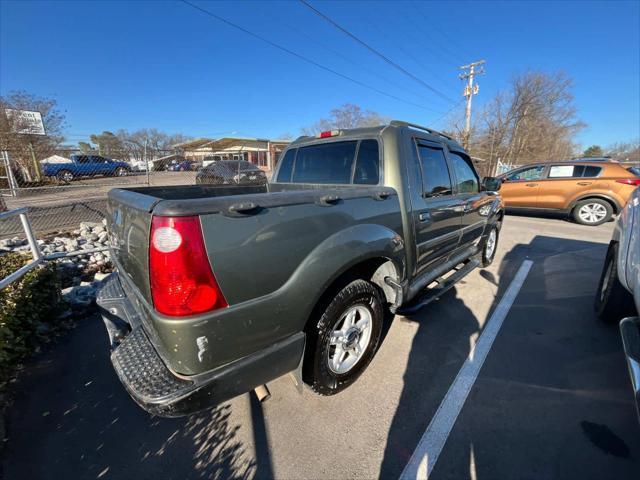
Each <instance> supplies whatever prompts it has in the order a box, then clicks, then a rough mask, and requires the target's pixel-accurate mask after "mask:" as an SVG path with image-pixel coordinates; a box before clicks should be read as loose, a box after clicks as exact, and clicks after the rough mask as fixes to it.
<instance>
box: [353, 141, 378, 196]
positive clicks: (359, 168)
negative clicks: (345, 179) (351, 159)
mask: <svg viewBox="0 0 640 480" xmlns="http://www.w3.org/2000/svg"><path fill="white" fill-rule="evenodd" d="M379 180H380V152H379V151H378V142H377V141H376V140H362V141H361V142H360V147H359V148H358V159H357V160H356V170H355V172H354V175H353V183H358V184H364V185H376V184H377V183H378V181H379Z"/></svg>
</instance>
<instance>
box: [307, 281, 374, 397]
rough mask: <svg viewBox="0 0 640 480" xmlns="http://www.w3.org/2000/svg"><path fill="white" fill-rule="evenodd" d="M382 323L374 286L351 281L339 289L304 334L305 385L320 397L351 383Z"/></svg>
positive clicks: (369, 356) (365, 362) (369, 354)
mask: <svg viewBox="0 0 640 480" xmlns="http://www.w3.org/2000/svg"><path fill="white" fill-rule="evenodd" d="M383 320H384V312H383V300H382V295H381V293H380V290H379V289H378V288H377V287H376V286H375V285H373V284H372V283H370V282H367V281H365V280H354V281H353V282H351V283H349V284H348V285H347V286H345V287H344V288H343V289H342V290H340V291H339V292H338V294H337V295H336V296H335V297H334V298H333V300H331V302H330V303H329V304H328V305H327V307H326V308H325V309H324V311H323V312H322V313H321V314H320V318H319V319H318V321H317V323H316V324H315V325H314V328H313V330H312V331H310V332H308V336H307V338H308V343H307V348H306V350H305V361H304V368H303V376H304V380H305V383H307V384H308V385H309V386H310V387H311V388H312V389H313V391H315V392H316V393H319V394H320V395H335V394H336V393H338V392H340V391H342V390H344V389H345V388H347V387H348V386H349V385H351V384H352V383H353V382H355V381H356V379H357V378H358V377H359V376H360V374H361V373H362V372H363V371H364V370H365V368H366V367H367V365H369V362H371V359H372V358H373V356H374V354H375V352H376V350H377V348H378V343H379V341H380V335H381V333H382V323H383Z"/></svg>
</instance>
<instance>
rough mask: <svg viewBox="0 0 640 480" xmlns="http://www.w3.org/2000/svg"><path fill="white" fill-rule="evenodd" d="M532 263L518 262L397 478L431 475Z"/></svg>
mask: <svg viewBox="0 0 640 480" xmlns="http://www.w3.org/2000/svg"><path fill="white" fill-rule="evenodd" d="M532 265H533V262H532V261H531V260H525V261H524V262H522V265H520V268H519V269H518V272H517V273H516V276H515V278H514V279H513V281H512V282H511V284H510V285H509V288H508V289H507V291H506V292H505V294H504V296H503V297H502V299H501V300H500V303H499V304H498V306H497V307H496V309H495V310H494V312H493V314H492V315H491V317H490V318H489V321H488V322H487V324H486V326H485V327H484V330H483V331H482V334H481V335H480V338H479V339H478V342H477V343H476V344H475V347H472V348H471V351H470V352H469V356H468V357H467V359H466V361H465V362H464V364H463V365H462V368H461V369H460V371H459V372H458V375H457V376H456V379H455V380H454V381H453V383H452V384H451V387H449V391H448V392H447V394H446V395H445V397H444V399H443V400H442V403H440V406H439V407H438V411H437V412H436V414H435V415H434V416H433V418H432V419H431V422H430V423H429V426H428V427H427V429H426V430H425V432H424V433H423V434H422V438H421V439H420V442H419V443H418V446H417V447H416V449H415V450H414V452H413V455H411V458H410V459H409V463H407V465H406V466H405V467H404V470H403V471H402V474H401V475H400V479H401V480H409V479H416V478H419V479H426V478H428V477H429V475H431V472H432V471H433V467H434V466H435V464H436V462H437V461H438V457H439V456H440V452H442V448H443V447H444V444H445V443H446V441H447V438H448V437H449V434H450V433H451V429H452V428H453V425H454V424H455V422H456V419H457V418H458V415H459V414H460V411H461V410H462V406H463V405H464V402H465V401H466V399H467V396H468V395H469V392H470V391H471V387H473V384H474V382H475V381H476V378H477V377H478V373H480V369H481V368H482V365H483V364H484V361H485V359H486V358H487V354H488V353H489V350H491V346H492V345H493V341H494V340H495V338H496V336H497V335H498V332H499V331H500V327H502V323H503V322H504V319H505V317H506V316H507V313H509V309H510V308H511V305H513V301H514V300H515V298H516V296H517V295H518V292H519V291H520V288H521V287H522V284H523V283H524V281H525V279H526V278H527V275H528V274H529V270H530V269H531V266H532Z"/></svg>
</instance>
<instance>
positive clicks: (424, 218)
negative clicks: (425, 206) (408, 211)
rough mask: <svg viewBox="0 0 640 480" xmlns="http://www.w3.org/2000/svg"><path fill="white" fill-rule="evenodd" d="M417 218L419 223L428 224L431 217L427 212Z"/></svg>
mask: <svg viewBox="0 0 640 480" xmlns="http://www.w3.org/2000/svg"><path fill="white" fill-rule="evenodd" d="M418 218H419V219H420V221H421V222H430V221H431V215H430V214H429V212H422V213H420V215H418Z"/></svg>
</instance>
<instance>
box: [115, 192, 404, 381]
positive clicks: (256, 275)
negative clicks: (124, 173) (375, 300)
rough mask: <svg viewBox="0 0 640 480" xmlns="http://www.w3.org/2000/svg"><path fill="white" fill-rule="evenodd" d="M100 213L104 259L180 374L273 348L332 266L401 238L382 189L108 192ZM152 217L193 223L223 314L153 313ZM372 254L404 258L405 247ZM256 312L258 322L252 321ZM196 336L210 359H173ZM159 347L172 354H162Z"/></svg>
mask: <svg viewBox="0 0 640 480" xmlns="http://www.w3.org/2000/svg"><path fill="white" fill-rule="evenodd" d="M109 212H110V214H109V218H108V227H109V232H110V235H111V244H112V249H113V258H114V260H115V263H116V265H117V267H118V270H119V271H120V272H121V278H122V279H123V282H124V283H126V285H125V287H126V288H125V290H126V291H127V292H128V293H129V294H130V296H133V297H135V299H136V301H137V303H138V305H139V306H141V307H142V311H143V312H144V314H143V316H142V317H143V318H141V320H142V324H143V325H144V327H145V329H146V330H147V331H148V332H149V333H150V335H151V336H152V337H156V340H157V343H158V344H159V345H160V348H159V349H158V350H159V353H160V355H161V356H162V357H163V359H164V360H165V362H166V363H167V364H168V365H170V367H171V368H172V369H173V370H174V371H176V372H179V373H185V374H193V373H197V372H199V371H203V370H207V369H211V368H213V367H215V366H218V365H222V364H224V363H225V362H227V361H230V360H231V359H233V358H238V355H239V354H250V353H251V352H254V351H257V350H259V349H261V348H265V346H267V345H268V344H269V343H270V342H273V339H274V328H277V329H278V332H277V334H276V335H275V336H276V337H279V338H285V337H287V336H288V335H291V334H293V333H295V332H297V331H300V329H301V328H302V325H301V324H300V319H302V318H305V316H308V314H309V311H307V309H308V308H311V306H312V305H313V302H315V301H316V299H315V298H314V297H315V295H317V294H318V292H319V291H321V289H320V288H319V287H321V286H322V284H323V283H324V282H330V281H331V280H332V278H333V277H334V276H335V275H337V274H339V273H340V271H339V270H338V266H337V265H342V262H350V261H358V258H359V256H360V255H361V254H362V255H365V254H370V253H371V249H372V248H377V247H376V245H377V243H376V242H378V243H379V244H380V250H384V249H387V250H388V248H389V247H388V245H389V239H393V238H398V239H402V238H403V231H402V228H403V227H402V219H401V215H400V213H399V212H400V204H399V201H398V196H397V193H396V191H395V190H394V189H393V188H390V187H382V186H351V185H349V186H343V187H338V186H336V187H333V186H329V187H327V186H322V187H321V188H320V187H318V186H317V185H304V184H295V185H277V186H274V185H270V186H269V187H217V186H200V185H196V186H187V187H144V188H132V189H114V190H111V191H110V192H109ZM152 216H176V217H178V216H198V217H199V218H200V223H201V227H202V233H203V237H204V242H205V246H206V250H207V254H208V258H209V262H210V264H211V268H212V270H213V272H214V275H215V277H216V279H217V281H218V284H219V285H220V288H221V289H222V292H223V293H224V296H225V298H226V300H227V302H228V304H229V308H228V309H225V311H216V312H213V313H209V314H203V315H196V316H194V317H193V318H192V319H180V320H179V322H178V321H176V320H171V319H167V318H163V317H162V316H161V315H159V314H157V313H156V312H154V310H153V306H152V301H151V292H150V287H149V265H148V263H149V256H148V249H149V232H150V226H151V218H152ZM383 239H384V242H383V241H382V240H383ZM383 245H384V246H383ZM380 254H381V255H383V254H384V255H386V256H392V255H396V256H398V255H399V256H404V250H403V249H402V248H400V249H399V250H398V252H396V253H394V252H387V251H381V252H380ZM399 262H400V263H403V259H399ZM309 275H313V278H314V280H315V281H316V282H317V283H315V284H314V285H309V286H308V291H307V288H301V287H300V284H297V283H298V282H308V283H311V282H310V280H306V278H307V276H309ZM296 284H297V285H296ZM292 285H296V288H295V289H293V288H291V287H292ZM293 291H295V292H296V295H300V292H303V291H306V294H305V295H306V296H307V298H304V301H301V300H300V298H298V299H296V300H297V301H295V302H292V301H291V299H289V298H288V296H289V295H290V294H291V293H292V292H293ZM255 302H261V303H262V304H263V306H264V308H263V309H256V308H255V307H253V308H246V309H245V308H244V307H243V306H244V305H245V304H246V305H249V304H254V303H255ZM307 304H308V305H307ZM245 311H246V312H251V317H244V315H245V313H243V312H245ZM258 311H260V314H259V315H256V312H258ZM263 313H264V316H265V318H264V319H261V318H260V316H261V315H262V314H263ZM274 318H276V319H277V321H275V323H274ZM226 319H229V320H228V322H229V323H227V321H225V320H226ZM211 322H214V323H215V324H216V325H217V326H216V328H214V329H213V330H215V331H217V332H219V336H218V335H215V336H213V335H211V334H210V332H211V331H212V327H211V325H210V323H211ZM178 323H179V325H178V326H176V324H178ZM249 324H251V325H252V327H251V328H250V329H249V328H248V325H249ZM175 332H178V333H177V334H176V333H175ZM205 332H208V333H206V334H207V335H208V338H209V344H210V347H211V348H210V351H211V352H214V353H212V356H211V358H207V360H208V361H204V362H201V363H199V362H198V361H197V359H194V357H193V355H192V354H190V355H187V354H186V353H185V355H184V357H182V356H181V355H180V353H181V351H184V352H187V351H189V350H192V349H187V348H184V349H182V348H181V347H180V345H181V343H182V342H188V343H189V344H191V343H193V342H195V338H197V337H198V336H201V335H203V334H205ZM230 332H234V333H233V334H234V335H238V336H240V337H242V339H239V340H238V342H237V343H236V345H241V347H240V348H242V349H243V352H238V351H237V348H238V347H237V346H236V347H234V350H231V349H230V348H229V346H228V342H225V341H223V340H222V339H223V338H225V337H226V335H229V334H231V333H230ZM176 335H178V337H179V338H178V341H177V342H176ZM218 338H219V339H220V342H218V340H217V339H218ZM176 345H177V346H176ZM167 350H171V351H172V354H171V355H163V351H165V352H166V351H167ZM173 350H177V353H176V352H175V351H173Z"/></svg>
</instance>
